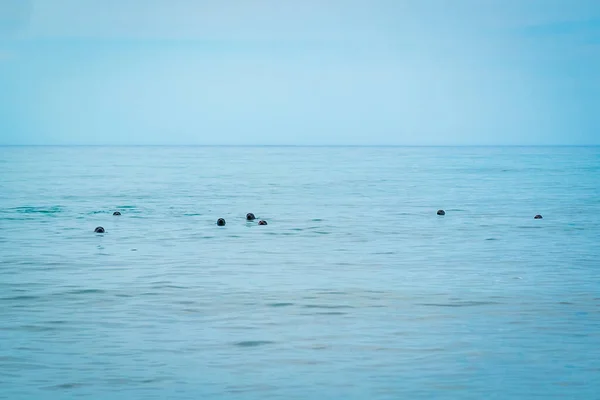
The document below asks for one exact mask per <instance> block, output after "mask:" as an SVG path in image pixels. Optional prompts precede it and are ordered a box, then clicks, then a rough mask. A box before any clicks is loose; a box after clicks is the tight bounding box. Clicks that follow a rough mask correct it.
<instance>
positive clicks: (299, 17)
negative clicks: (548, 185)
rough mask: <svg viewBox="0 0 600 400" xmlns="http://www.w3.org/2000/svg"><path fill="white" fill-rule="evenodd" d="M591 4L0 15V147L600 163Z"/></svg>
mask: <svg viewBox="0 0 600 400" xmlns="http://www.w3.org/2000/svg"><path fill="white" fill-rule="evenodd" d="M598 71H600V3H598V2H597V1H594V0H575V1H567V0H530V1H527V2H523V1H518V0H504V1H502V0H490V1H489V2H486V3H485V5H484V4H483V3H481V2H478V1H476V0H457V1H455V2H452V3H451V4H450V2H447V1H443V0H429V1H395V0H375V1H367V0H347V1H343V0H332V1H329V2H326V3H325V2H319V1H316V0H307V1H304V2H301V3H300V2H285V3H284V2H277V1H275V0H258V1H253V2H241V1H235V0H224V1H220V2H218V3H217V2H208V1H191V0H175V1H170V2H168V1H166V0H165V1H163V0H153V1H142V0H131V1H128V2H126V3H121V2H119V1H116V0H105V1H100V0H89V1H85V2H81V1H76V0H55V1H52V2H48V1H43V0H0V145H259V146H264V145H300V146H302V145H317V146H318V145H324V146H336V145H369V146H404V145H406V146H429V145H433V146H446V145H451V146H454V145H458V146H463V145H467V146H469V145H474V146H477V145H600V134H599V133H598V127H599V126H600V113H599V112H598V106H597V99H598V98H600V73H599V72H598Z"/></svg>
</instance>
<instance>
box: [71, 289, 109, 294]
mask: <svg viewBox="0 0 600 400" xmlns="http://www.w3.org/2000/svg"><path fill="white" fill-rule="evenodd" d="M96 293H106V291H105V290H102V289H78V290H71V291H69V292H67V294H96Z"/></svg>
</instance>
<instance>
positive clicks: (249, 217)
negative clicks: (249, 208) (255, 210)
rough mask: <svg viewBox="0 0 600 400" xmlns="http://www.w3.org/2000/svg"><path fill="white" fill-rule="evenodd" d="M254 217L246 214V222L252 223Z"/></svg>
mask: <svg viewBox="0 0 600 400" xmlns="http://www.w3.org/2000/svg"><path fill="white" fill-rule="evenodd" d="M255 219H256V217H255V216H254V214H252V213H248V214H246V221H254V220H255Z"/></svg>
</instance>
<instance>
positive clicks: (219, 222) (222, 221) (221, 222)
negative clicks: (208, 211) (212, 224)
mask: <svg viewBox="0 0 600 400" xmlns="http://www.w3.org/2000/svg"><path fill="white" fill-rule="evenodd" d="M217 226H225V220H224V219H223V218H219V219H218V220H217Z"/></svg>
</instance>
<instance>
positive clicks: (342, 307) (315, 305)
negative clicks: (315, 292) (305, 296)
mask: <svg viewBox="0 0 600 400" xmlns="http://www.w3.org/2000/svg"><path fill="white" fill-rule="evenodd" d="M303 307H304V308H323V309H344V308H354V307H352V306H345V305H327V304H307V305H305V306H303Z"/></svg>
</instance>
